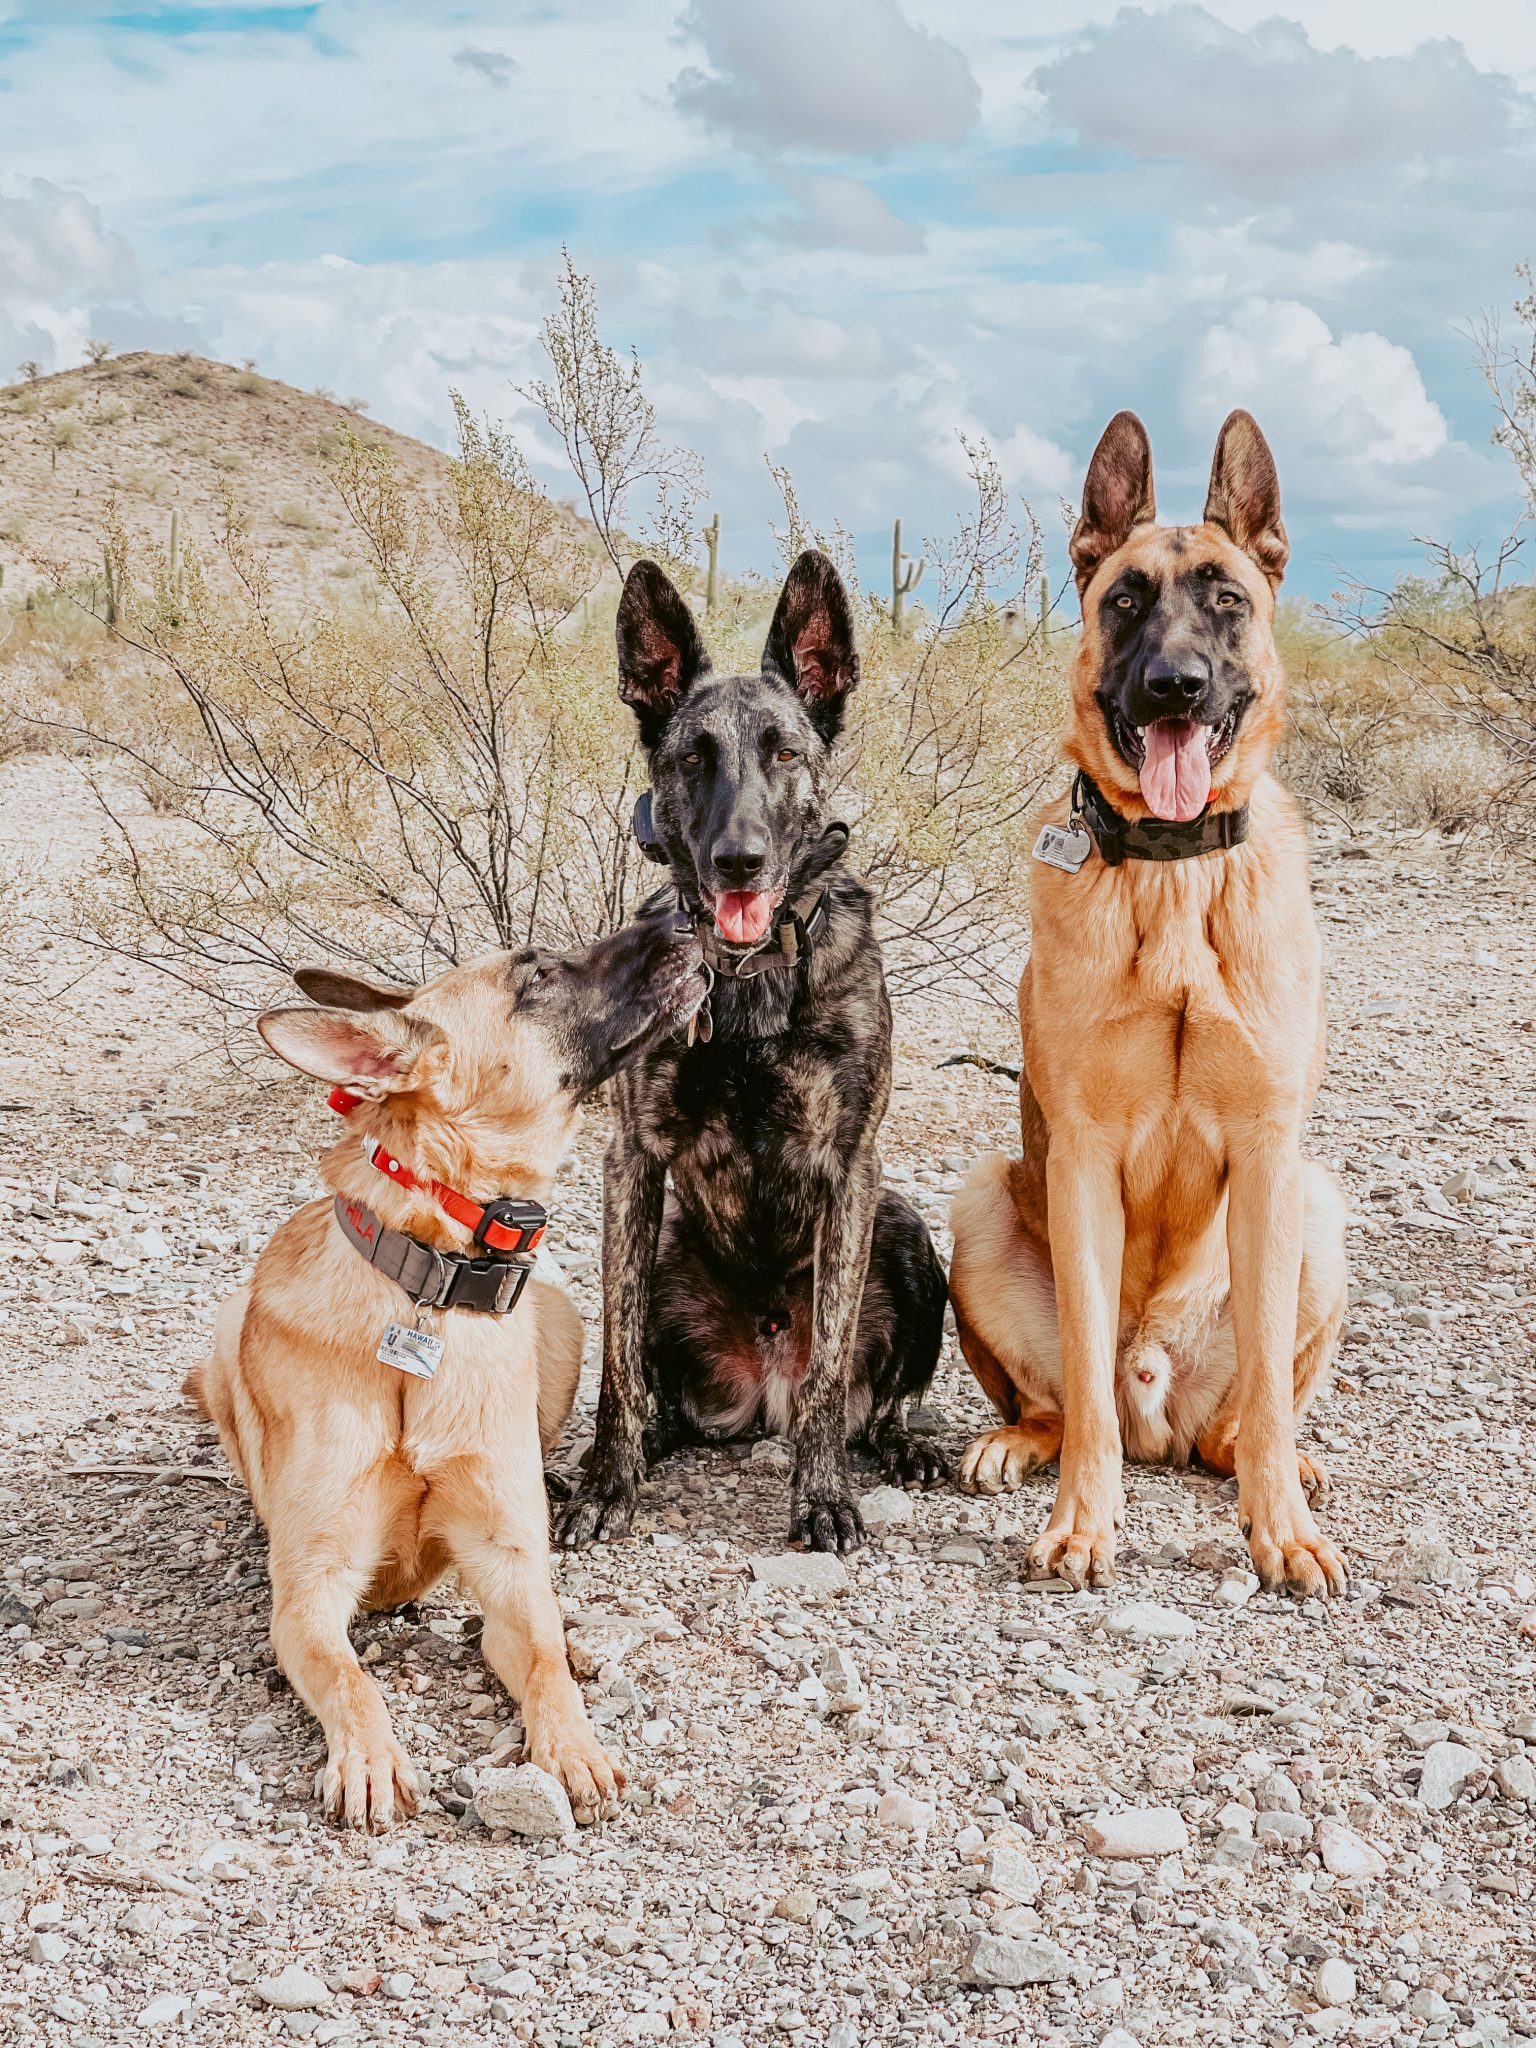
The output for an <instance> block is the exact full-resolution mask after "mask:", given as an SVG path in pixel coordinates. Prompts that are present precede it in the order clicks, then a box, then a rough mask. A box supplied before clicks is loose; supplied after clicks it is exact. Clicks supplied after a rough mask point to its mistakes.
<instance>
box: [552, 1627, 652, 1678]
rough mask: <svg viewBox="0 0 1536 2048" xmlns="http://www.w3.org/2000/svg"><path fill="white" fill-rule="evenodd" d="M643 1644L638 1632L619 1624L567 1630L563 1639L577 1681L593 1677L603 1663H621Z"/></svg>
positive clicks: (643, 1639)
mask: <svg viewBox="0 0 1536 2048" xmlns="http://www.w3.org/2000/svg"><path fill="white" fill-rule="evenodd" d="M644 1641H645V1637H644V1636H643V1635H642V1634H641V1632H640V1630H639V1629H637V1628H630V1627H628V1626H627V1625H626V1624H625V1623H623V1622H619V1621H613V1622H597V1623H594V1624H592V1625H591V1626H590V1627H588V1628H573V1629H571V1630H570V1631H569V1632H568V1633H567V1635H566V1638H565V1648H566V1654H567V1655H568V1656H569V1658H570V1660H571V1669H572V1670H573V1671H574V1672H575V1674H576V1676H577V1677H578V1678H596V1677H597V1675H598V1673H599V1672H600V1671H601V1670H602V1668H603V1666H604V1665H605V1664H622V1663H623V1662H624V1659H625V1658H626V1657H629V1656H632V1655H633V1654H634V1652H635V1651H636V1650H638V1649H639V1648H640V1645H641V1644H642V1643H643V1642H644Z"/></svg>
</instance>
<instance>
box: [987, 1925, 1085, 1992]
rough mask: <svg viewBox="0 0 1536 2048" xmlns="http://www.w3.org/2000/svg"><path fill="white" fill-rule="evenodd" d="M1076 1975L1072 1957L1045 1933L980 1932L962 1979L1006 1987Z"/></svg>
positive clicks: (1053, 1980) (1055, 1982)
mask: <svg viewBox="0 0 1536 2048" xmlns="http://www.w3.org/2000/svg"><path fill="white" fill-rule="evenodd" d="M1071 1974H1072V1960H1071V1957H1070V1956H1067V1955H1065V1954H1064V1953H1063V1952H1062V1950H1061V1949H1059V1948H1058V1947H1057V1946H1056V1944H1055V1942H1054V1941H1047V1940H1046V1939H1045V1938H1044V1937H1043V1936H1042V1935H1031V1934H1022V1935H1007V1934H978V1935H977V1936H976V1938H975V1940H974V1941H973V1942H972V1943H971V1952H970V1954H969V1955H968V1956H967V1957H966V1959H965V1964H964V1967H963V1969H962V1970H961V1979H962V1981H963V1982H964V1983H966V1984H982V1985H988V1986H999V1985H1000V1986H1006V1987H1008V1988H1009V1989H1016V1988H1017V1987H1018V1986H1020V1985H1022V1984H1059V1983H1061V1982H1062V1980H1063V1979H1064V1978H1066V1977H1069V1976H1070V1975H1071Z"/></svg>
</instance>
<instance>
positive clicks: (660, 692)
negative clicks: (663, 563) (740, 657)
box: [617, 562, 709, 747]
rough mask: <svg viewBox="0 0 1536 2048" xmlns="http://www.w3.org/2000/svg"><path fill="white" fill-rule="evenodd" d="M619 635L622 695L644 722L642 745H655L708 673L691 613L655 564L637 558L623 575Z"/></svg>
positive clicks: (700, 641)
mask: <svg viewBox="0 0 1536 2048" xmlns="http://www.w3.org/2000/svg"><path fill="white" fill-rule="evenodd" d="M617 637H618V643H619V695H620V696H621V697H622V698H623V700H624V702H625V703H626V704H627V705H628V706H629V707H630V709H631V710H632V711H633V712H634V714H635V717H636V718H637V719H638V720H639V722H640V739H641V743H642V745H644V746H646V747H654V746H655V744H656V742H657V741H658V740H659V739H660V738H661V735H662V733H663V732H664V731H665V730H666V725H667V720H668V719H669V718H670V717H671V716H672V714H673V712H674V711H675V710H676V709H677V707H678V705H679V704H681V703H682V701H683V699H684V698H685V697H686V696H687V694H688V692H689V691H690V690H691V689H692V688H693V686H694V684H695V683H696V682H697V681H698V679H699V677H700V676H705V675H708V674H709V656H708V654H707V653H706V652H705V650H704V642H703V641H702V640H701V639H700V638H699V629H698V627H697V626H696V625H695V624H694V623H693V614H692V612H690V611H689V609H688V607H687V605H686V604H685V603H684V602H683V599H682V597H681V596H680V595H679V594H678V591H677V589H676V588H675V586H674V585H673V584H672V583H671V581H670V580H669V579H668V577H667V576H666V574H665V572H664V571H663V570H661V569H659V568H658V567H657V565H656V564H655V563H654V562H636V564H635V566H634V567H633V568H632V569H631V570H630V572H629V574H628V575H627V576H626V577H625V578H624V591H623V595H622V596H621V597H620V599H619V617H618V632H617Z"/></svg>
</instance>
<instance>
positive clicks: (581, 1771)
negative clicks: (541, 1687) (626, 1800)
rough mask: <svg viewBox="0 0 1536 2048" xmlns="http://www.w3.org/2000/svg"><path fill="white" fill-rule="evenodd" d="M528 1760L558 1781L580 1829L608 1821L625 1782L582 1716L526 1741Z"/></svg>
mask: <svg viewBox="0 0 1536 2048" xmlns="http://www.w3.org/2000/svg"><path fill="white" fill-rule="evenodd" d="M528 1761H529V1762H530V1763H533V1764H537V1765H538V1767H539V1769H540V1770H541V1771H548V1772H549V1774H550V1776H551V1777H552V1778H558V1779H559V1780H560V1782H561V1784H562V1785H563V1786H564V1787H565V1789H566V1791H567V1793H568V1794H569V1795H570V1801H571V1811H572V1813H574V1814H575V1816H576V1818H577V1820H578V1821H579V1822H580V1823H581V1825H582V1826H583V1827H584V1828H587V1827H591V1826H592V1824H593V1823H594V1821H600V1820H612V1818H613V1816H614V1815H615V1814H616V1813H617V1812H618V1810H619V1794H620V1793H621V1792H622V1791H623V1790H624V1786H625V1784H626V1782H627V1781H626V1779H625V1776H624V1770H623V1766H622V1765H620V1764H618V1763H616V1762H615V1761H614V1759H613V1758H612V1757H611V1756H610V1755H609V1754H608V1752H607V1750H606V1749H604V1747H603V1745H602V1744H601V1743H600V1742H599V1741H598V1739H597V1737H596V1735H594V1734H593V1732H592V1728H591V1725H590V1724H589V1723H588V1721H587V1719H586V1717H585V1715H581V1716H576V1717H572V1718H571V1719H570V1720H567V1721H564V1722H562V1723H561V1725H560V1726H559V1727H557V1728H553V1729H550V1730H548V1731H547V1732H546V1731H540V1733H539V1734H537V1735H534V1734H532V1733H530V1735H529V1738H528Z"/></svg>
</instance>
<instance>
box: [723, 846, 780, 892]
mask: <svg viewBox="0 0 1536 2048" xmlns="http://www.w3.org/2000/svg"><path fill="white" fill-rule="evenodd" d="M710 858H711V860H713V862H714V864H715V872H716V874H718V875H722V876H723V877H724V878H725V880H726V881H728V882H734V883H735V884H736V886H737V887H738V888H745V887H746V886H747V884H748V883H749V882H752V881H755V880H756V878H757V877H758V876H759V875H760V874H761V873H762V871H763V863H764V861H766V860H767V858H768V847H767V843H766V842H765V841H764V840H761V839H720V840H717V841H716V842H715V847H714V851H713V852H712V853H711V855H710Z"/></svg>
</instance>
